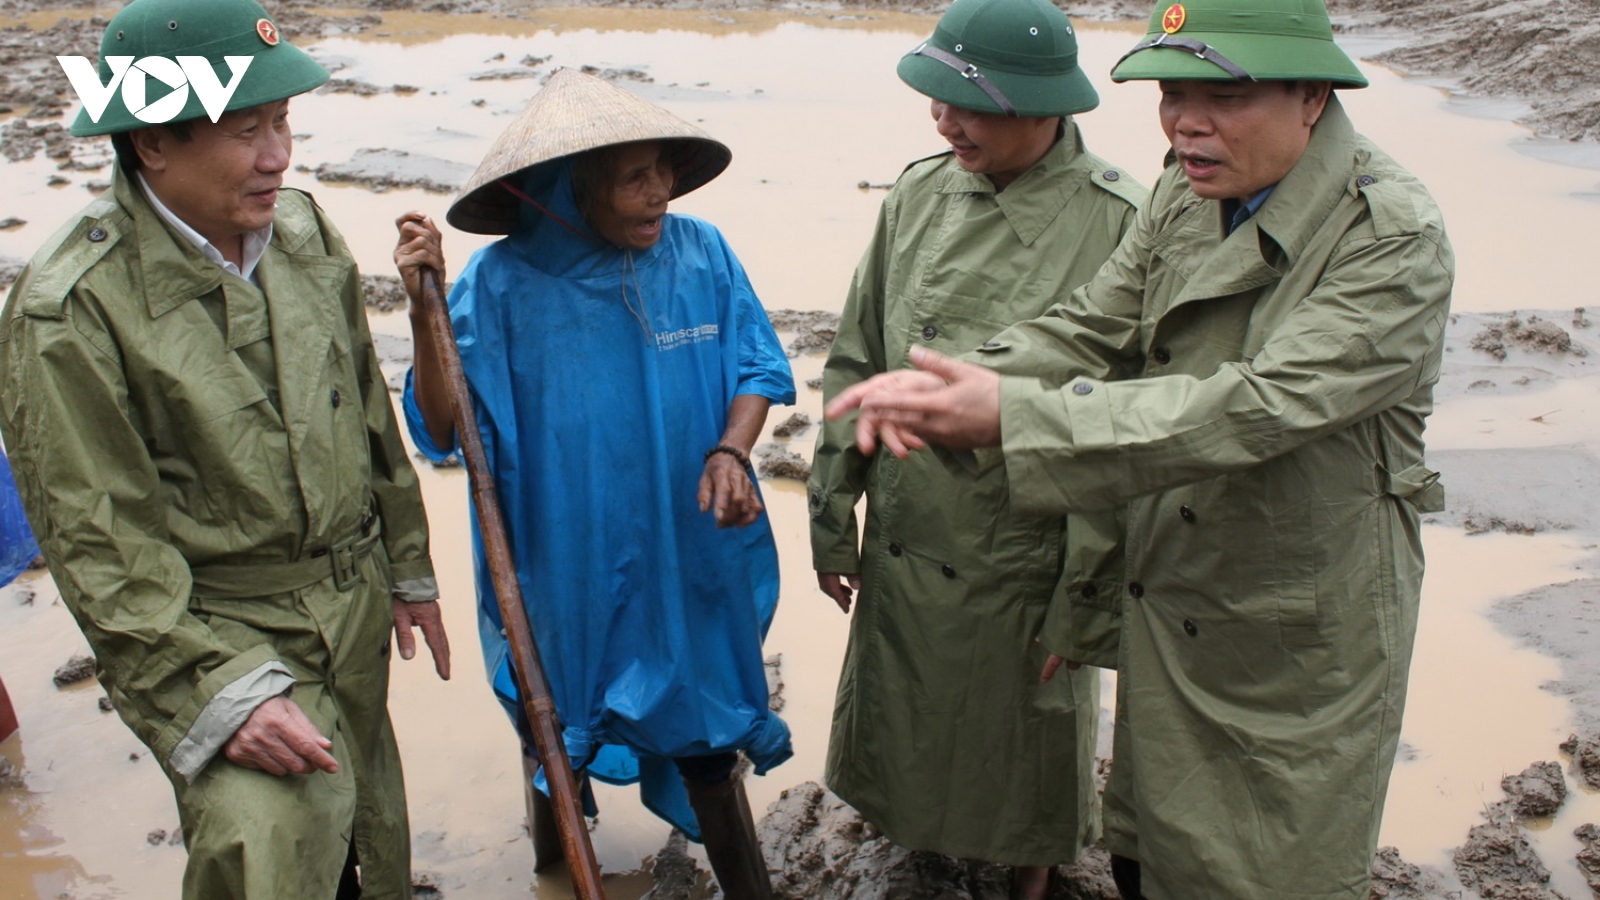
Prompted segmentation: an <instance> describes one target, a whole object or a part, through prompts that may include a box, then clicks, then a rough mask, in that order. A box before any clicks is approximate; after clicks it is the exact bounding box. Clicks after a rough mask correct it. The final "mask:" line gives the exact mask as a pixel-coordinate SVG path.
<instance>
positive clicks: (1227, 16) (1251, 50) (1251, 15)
mask: <svg viewBox="0 0 1600 900" xmlns="http://www.w3.org/2000/svg"><path fill="white" fill-rule="evenodd" d="M1301 79H1304V80H1307V81H1331V82H1333V86H1334V87H1345V88H1360V87H1366V86H1367V79H1366V77H1365V76H1363V75H1362V74H1361V70H1360V69H1357V68H1356V64H1355V63H1353V62H1351V61H1350V57H1348V56H1345V55H1344V51H1343V50H1340V49H1339V45H1337V44H1335V43H1334V42H1333V25H1332V23H1330V22H1329V21H1328V7H1326V6H1325V5H1323V0H1186V2H1181V3H1173V2H1171V0H1160V2H1158V3H1157V4H1156V8H1155V11H1154V12H1153V13H1151V14H1150V33H1149V34H1146V35H1145V39H1144V40H1143V41H1140V42H1139V44H1138V45H1137V46H1135V47H1134V48H1133V49H1132V50H1129V51H1128V53H1127V54H1126V55H1125V56H1123V57H1122V59H1121V60H1119V61H1118V62H1117V64H1116V66H1114V67H1113V68H1112V70H1111V80H1112V81H1136V80H1146V81H1149V80H1170V81H1297V80H1301Z"/></svg>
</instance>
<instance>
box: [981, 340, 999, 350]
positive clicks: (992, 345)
mask: <svg viewBox="0 0 1600 900" xmlns="http://www.w3.org/2000/svg"><path fill="white" fill-rule="evenodd" d="M983 349H985V350H998V349H1000V342H999V341H984V342H983Z"/></svg>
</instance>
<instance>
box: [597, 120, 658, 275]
mask: <svg viewBox="0 0 1600 900" xmlns="http://www.w3.org/2000/svg"><path fill="white" fill-rule="evenodd" d="M607 156H608V161H609V165H608V166H606V168H605V171H604V172H603V173H602V177H600V178H599V179H598V181H599V183H598V184H597V185H596V186H595V191H594V196H593V197H592V198H591V199H590V201H589V202H588V203H587V204H585V205H586V206H587V207H588V208H587V209H585V210H584V216H585V217H586V218H587V219H588V220H589V226H590V227H591V228H593V229H594V230H595V232H596V233H597V234H599V235H600V236H601V237H602V238H605V239H606V240H607V241H609V242H611V243H612V244H615V245H617V246H618V247H621V248H623V249H625V250H648V249H650V248H651V247H653V246H655V243H656V241H659V240H661V217H662V216H664V215H666V212H667V201H668V200H669V199H670V198H671V196H672V187H673V184H674V182H675V180H676V179H675V178H674V176H673V172H672V159H671V156H670V154H668V153H667V148H666V145H664V144H662V143H661V142H660V141H641V142H639V143H636V144H622V145H620V146H618V147H615V148H612V149H611V150H610V152H609V153H608V154H607Z"/></svg>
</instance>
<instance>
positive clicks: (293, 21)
mask: <svg viewBox="0 0 1600 900" xmlns="http://www.w3.org/2000/svg"><path fill="white" fill-rule="evenodd" d="M330 5H332V4H327V3H324V2H320V0H284V2H279V3H274V4H271V6H272V7H273V9H274V10H275V11H276V13H277V15H278V17H279V22H280V24H281V25H282V26H283V28H284V31H285V32H286V33H287V34H288V35H289V36H290V37H293V38H305V37H309V38H316V37H329V36H333V35H339V34H351V33H356V32H360V31H364V30H367V29H370V28H373V27H374V26H377V25H379V24H381V22H382V13H383V12H384V11H386V10H418V11H424V12H476V13H494V14H500V15H512V16H515V15H517V14H518V13H519V12H524V11H527V10H531V9H535V8H539V7H547V6H548V7H574V6H624V7H637V8H665V9H809V10H815V9H851V10H854V9H865V10H893V11H907V12H929V13H934V12H937V11H939V10H940V9H942V8H943V7H944V6H945V5H946V4H945V3H944V2H943V0H880V2H874V0H860V2H842V3H826V2H816V0H790V2H784V3H763V2H760V0H629V2H622V3H616V2H607V0H556V2H541V0H372V2H369V3H366V4H354V5H353V6H355V7H357V8H358V9H357V10H356V11H354V12H353V13H341V14H339V15H326V14H324V13H323V12H322V10H324V9H326V8H327V7H328V6H330ZM1328 5H1329V8H1330V10H1331V11H1332V13H1333V14H1334V16H1335V18H1336V21H1337V26H1338V27H1339V28H1340V29H1341V30H1343V31H1347V32H1351V33H1356V34H1382V35H1389V36H1400V37H1404V38H1405V43H1404V45H1403V46H1400V47H1398V48H1396V49H1392V50H1388V51H1386V52H1384V53H1382V54H1380V55H1379V56H1377V57H1376V60H1377V61H1379V62H1383V63H1385V64H1387V65H1390V66H1394V67H1396V68H1399V69H1401V70H1402V71H1405V72H1407V73H1410V74H1415V75H1427V76H1433V77H1438V78H1442V79H1445V80H1446V81H1447V83H1449V84H1450V85H1452V87H1454V88H1455V89H1456V90H1459V91H1460V92H1462V93H1464V94H1466V95H1469V96H1477V97H1490V98H1497V99H1502V100H1510V101H1515V102H1516V103H1518V104H1521V105H1522V107H1523V108H1522V110H1521V112H1520V114H1519V115H1518V119H1519V121H1522V122H1524V123H1526V124H1527V125H1529V126H1530V127H1532V128H1533V129H1534V130H1535V131H1536V132H1538V133H1539V134H1540V135H1542V136H1546V137H1552V138H1557V139H1561V140H1572V141H1579V140H1582V141H1593V140H1596V139H1600V79H1596V78H1595V77H1594V73H1595V72H1596V71H1600V17H1597V16H1596V15H1595V13H1596V7H1595V5H1594V3H1593V2H1590V0H1461V2H1456V0H1329V4H1328ZM1062 6H1063V7H1064V8H1065V9H1066V10H1067V11H1068V12H1069V13H1070V14H1072V15H1073V16H1076V17H1081V18H1084V19H1092V20H1112V19H1137V18H1142V17H1144V16H1146V15H1148V14H1149V4H1148V3H1145V2H1136V0H1092V2H1082V0H1073V2H1068V3H1064V4H1062ZM107 8H108V4H105V3H97V2H92V0H0V16H20V15H23V14H30V13H38V12H40V11H50V10H61V11H63V12H75V13H78V14H79V15H81V14H82V13H83V12H85V11H93V10H101V11H103V10H105V9H107ZM109 8H115V7H114V5H111V6H110V7H109ZM103 27H104V21H103V19H101V18H98V17H89V18H76V19H72V20H66V21H63V22H61V23H60V24H56V25H53V26H51V27H49V28H46V29H44V30H41V31H34V30H32V29H30V28H26V27H14V28H10V29H5V30H3V31H0V112H7V111H13V110H14V111H17V112H21V111H23V110H28V111H29V112H28V116H29V118H30V120H32V121H34V123H35V127H37V124H38V121H39V120H54V119H57V118H59V116H60V114H61V111H62V110H63V109H64V108H65V107H66V106H68V104H69V103H70V96H69V94H68V90H69V89H68V86H67V84H66V80H65V79H63V78H61V77H59V72H57V71H56V70H55V69H54V67H53V65H50V64H51V63H53V59H52V56H53V55H54V54H79V55H85V56H90V57H93V56H95V54H96V49H97V46H98V42H99V35H100V32H101V30H102V28H103ZM46 48H48V53H44V52H41V51H42V50H45V49H46ZM402 87H403V86H402ZM15 127H16V126H15V125H14V124H13V125H9V126H8V131H9V130H10V129H12V128H15ZM45 138H46V139H47V140H48V139H49V135H46V136H45ZM6 152H7V153H8V154H9V153H10V152H11V151H9V150H8V151H6Z"/></svg>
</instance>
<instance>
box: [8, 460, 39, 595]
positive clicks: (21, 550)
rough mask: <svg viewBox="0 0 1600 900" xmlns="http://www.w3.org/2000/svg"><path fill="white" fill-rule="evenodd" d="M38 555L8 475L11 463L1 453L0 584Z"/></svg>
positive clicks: (25, 567) (13, 482)
mask: <svg viewBox="0 0 1600 900" xmlns="http://www.w3.org/2000/svg"><path fill="white" fill-rule="evenodd" d="M38 555H39V545H38V544H37V543H35V542H34V540H33V530H32V529H31V528H29V527H28V514H27V513H25V512H23V510H22V498H21V497H19V496H18V495H17V483H16V481H14V480H13V479H12V477H11V463H10V462H9V461H8V460H7V459H6V456H5V454H4V453H0V585H7V584H10V583H11V582H12V580H13V579H15V578H16V577H17V576H18V575H21V574H22V573H23V571H24V570H26V569H27V568H28V566H29V564H31V563H32V562H33V561H34V559H35V558H36V557H38Z"/></svg>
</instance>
